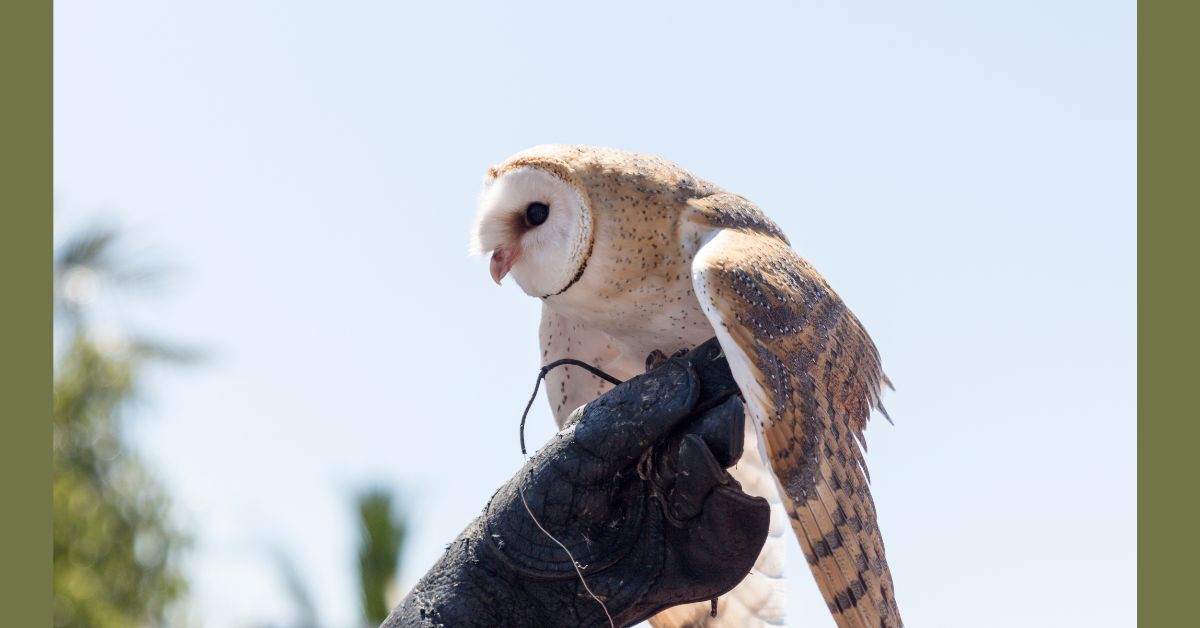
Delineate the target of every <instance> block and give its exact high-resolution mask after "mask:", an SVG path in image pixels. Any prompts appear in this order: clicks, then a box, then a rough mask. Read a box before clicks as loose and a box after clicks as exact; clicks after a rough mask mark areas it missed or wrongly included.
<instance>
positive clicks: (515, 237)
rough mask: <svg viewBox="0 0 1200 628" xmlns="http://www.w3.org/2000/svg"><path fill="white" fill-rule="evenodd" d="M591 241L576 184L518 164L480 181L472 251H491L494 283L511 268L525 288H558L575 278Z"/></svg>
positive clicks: (537, 292)
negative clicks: (481, 188)
mask: <svg viewBox="0 0 1200 628" xmlns="http://www.w3.org/2000/svg"><path fill="white" fill-rule="evenodd" d="M591 243H592V216H591V212H590V210H589V208H588V206H587V201H586V200H585V199H584V197H583V195H581V194H580V193H579V190H577V189H576V188H575V186H573V185H571V184H570V183H568V182H566V181H564V180H563V179H562V178H561V177H559V176H558V175H556V174H554V173H552V172H549V171H547V170H543V169H541V168H538V167H535V166H521V167H518V168H513V169H511V170H507V171H505V172H503V173H501V174H500V175H499V176H498V177H496V178H494V179H489V180H488V181H487V182H485V183H484V188H483V192H482V193H481V194H480V197H479V211H478V214H477V215H476V218H475V232H474V238H473V242H472V252H474V253H489V252H490V253H491V254H492V259H491V274H492V279H493V280H495V281H496V283H500V280H501V279H503V278H504V277H505V275H508V274H511V275H512V276H513V279H515V280H516V282H517V285H518V286H520V287H521V289H522V290H524V291H525V293H526V294H528V295H530V296H535V297H549V296H554V295H556V294H559V293H560V292H562V291H564V290H566V289H567V288H568V287H570V286H571V284H572V283H574V281H575V280H576V279H577V278H578V276H579V274H580V271H581V270H582V269H583V267H584V264H586V262H587V256H588V255H589V254H590V250H591Z"/></svg>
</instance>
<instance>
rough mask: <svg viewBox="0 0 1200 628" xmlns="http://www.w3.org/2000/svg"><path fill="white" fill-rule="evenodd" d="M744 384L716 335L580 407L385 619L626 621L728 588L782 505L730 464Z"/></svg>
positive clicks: (737, 443) (399, 622)
mask: <svg viewBox="0 0 1200 628" xmlns="http://www.w3.org/2000/svg"><path fill="white" fill-rule="evenodd" d="M736 391H737V388H736V385H735V384H734V382H733V378H732V376H731V375H730V374H729V368H728V365H727V364H726V363H725V360H724V358H723V357H722V356H721V352H720V347H719V346H718V345H717V343H716V341H715V339H714V340H712V341H709V342H708V343H705V344H704V345H701V346H700V347H697V348H696V349H694V350H693V351H691V352H690V353H688V354H686V355H684V356H682V357H676V358H671V359H668V360H667V361H666V362H664V363H662V364H661V365H659V366H657V367H655V368H654V369H653V370H651V371H650V372H648V373H646V374H643V375H640V376H638V377H635V378H633V379H632V380H630V381H628V382H625V383H624V384H621V385H619V386H617V387H616V388H614V389H613V390H611V391H609V392H608V393H605V394H604V395H603V396H601V397H600V398H598V399H596V400H595V401H593V402H591V403H589V404H587V405H586V406H584V407H583V408H581V409H580V410H577V411H576V413H575V414H574V415H573V416H572V418H571V419H570V420H569V421H568V423H567V425H566V426H565V427H564V428H563V430H562V431H560V432H559V433H558V435H557V436H556V437H555V438H554V440H553V441H552V442H551V443H549V444H548V445H547V446H545V447H543V448H542V449H541V450H540V451H539V452H538V453H537V454H536V455H535V456H534V457H533V458H532V459H531V460H530V461H529V463H528V464H526V465H525V467H524V468H523V469H522V470H521V471H520V472H518V473H517V475H516V476H514V477H513V478H512V479H511V480H510V481H509V482H508V483H507V484H505V485H504V486H503V487H501V488H500V490H499V491H497V492H496V494H495V496H493V498H492V501H491V503H489V504H488V506H487V508H486V509H485V511H484V513H483V515H482V516H481V517H480V518H479V519H477V520H476V521H475V522H474V523H472V525H471V526H469V527H468V528H467V529H466V530H465V531H464V532H463V534H462V535H461V536H460V537H459V538H458V540H457V541H455V543H453V544H452V545H451V546H450V548H449V549H448V551H447V552H446V554H445V555H444V556H443V557H442V559H441V561H439V563H438V564H437V565H435V566H434V568H433V569H432V570H430V572H429V573H428V574H426V576H425V577H424V578H423V579H422V580H421V581H420V582H419V583H418V584H417V586H416V587H415V588H414V589H413V591H412V592H411V593H410V594H409V596H408V597H407V598H406V599H405V600H404V602H402V603H401V605H400V606H399V607H398V608H397V609H396V610H395V611H394V612H393V613H392V615H391V616H390V617H389V618H388V620H387V621H386V622H385V623H384V625H385V626H414V625H423V626H435V625H445V626H484V625H487V626H607V625H609V617H610V616H611V618H612V622H613V624H614V625H616V626H627V625H632V624H634V623H637V622H639V621H641V620H643V619H645V618H647V617H649V616H651V615H653V614H654V613H656V612H658V611H660V610H662V609H664V608H668V607H670V606H675V605H678V604H684V603H688V602H696V601H701V600H707V599H711V598H714V597H716V596H718V595H721V594H723V593H725V592H727V591H729V590H730V589H732V588H733V587H734V586H735V585H736V584H737V583H738V582H740V581H741V580H742V578H743V577H745V575H746V574H747V573H748V572H749V571H750V568H751V567H752V566H753V565H754V561H755V559H756V558H757V556H758V552H759V551H760V550H761V549H762V545H763V542H764V541H765V540H766V536H767V527H768V519H769V513H770V509H769V506H768V505H767V502H766V500H763V499H761V498H757V497H750V496H748V495H746V494H745V493H743V492H742V491H741V487H740V486H739V485H738V483H737V482H736V481H735V480H733V478H731V477H730V476H729V474H728V473H726V472H725V468H726V467H729V466H731V465H733V464H734V463H735V462H736V461H737V459H738V458H739V457H740V456H741V453H742V436H743V425H744V420H745V419H744V415H743V411H742V404H741V401H740V400H739V399H738V397H737V396H736V395H735V394H734V393H736ZM522 491H523V493H524V500H522ZM526 506H528V509H527V508H526ZM531 513H532V515H534V516H536V519H535V517H534V516H531ZM539 524H540V528H539ZM543 529H544V531H543ZM547 533H548V534H547ZM551 535H552V536H553V538H551ZM555 539H557V542H556V540H555ZM559 543H562V546H560V545H559ZM563 546H565V548H566V550H570V554H571V555H572V556H573V557H574V560H575V563H574V564H573V563H572V561H571V559H570V558H569V557H568V554H567V551H565V550H564V547H563ZM576 566H578V571H577V569H576ZM580 572H581V573H582V575H583V578H584V579H586V584H587V586H586V587H585V586H584V583H583V581H581V579H580ZM589 588H590V590H591V593H589V592H588V590H587V589H589ZM592 593H594V594H595V596H596V597H595V598H594V597H593V596H592ZM596 598H599V600H601V601H603V606H602V605H601V604H600V602H598V601H597V600H596ZM606 611H607V614H606Z"/></svg>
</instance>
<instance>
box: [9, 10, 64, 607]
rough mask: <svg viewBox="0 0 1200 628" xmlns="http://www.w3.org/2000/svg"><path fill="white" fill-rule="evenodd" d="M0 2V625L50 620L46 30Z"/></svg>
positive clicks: (28, 13)
mask: <svg viewBox="0 0 1200 628" xmlns="http://www.w3.org/2000/svg"><path fill="white" fill-rule="evenodd" d="M52 6H53V5H52V4H51V2H50V1H49V0H4V1H3V2H0V107H2V108H3V115H2V116H0V119H3V123H2V126H0V198H2V199H3V200H2V201H0V311H2V312H3V319H0V321H2V324H0V356H2V357H0V392H2V395H3V396H2V397H0V399H2V400H3V401H2V402H0V403H2V408H3V409H2V410H0V500H3V505H2V506H0V508H2V511H0V512H3V516H0V521H3V528H0V530H2V533H0V601H2V602H3V604H2V607H3V610H0V617H2V619H0V624H4V625H6V626H49V625H50V624H51V604H52V603H53V598H52V588H53V585H52V578H51V568H52V567H51V563H52V557H51V546H52V541H51V525H52V521H51V516H52V515H51V506H50V438H51V433H50V403H51V377H52V373H51V369H52V368H53V367H52V365H51V359H52V355H51V354H52V350H51V346H52V342H53V341H52V336H51V334H52V331H51V329H52V327H51V326H52V324H53V323H52V317H53V311H52V310H53V304H52V299H53V294H52V292H51V291H52V279H51V247H52V237H53V236H52V230H51V221H52V220H53V209H52V208H53V200H52V197H53V182H52V179H53V161H52V157H51V150H52V148H51V144H52V140H53V135H52V133H53V128H52V127H53V110H52V107H53V100H52V98H53V97H52V94H53V91H52V90H53V83H52V72H53V53H52V47H51V37H52V32H53V18H52V10H53V9H52Z"/></svg>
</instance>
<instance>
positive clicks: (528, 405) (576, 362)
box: [521, 358, 624, 456]
mask: <svg viewBox="0 0 1200 628" xmlns="http://www.w3.org/2000/svg"><path fill="white" fill-rule="evenodd" d="M560 366H578V367H579V368H581V369H583V370H585V371H587V372H589V373H591V374H592V375H595V376H596V377H599V378H600V379H602V380H604V381H606V382H608V383H610V384H612V385H613V386H617V385H619V384H622V383H624V382H622V381H621V380H619V379H617V378H615V377H613V376H612V375H609V374H608V373H605V372H604V371H602V370H600V369H598V368H596V367H594V366H592V365H591V364H588V363H587V362H581V361H579V360H575V359H572V358H563V359H561V360H555V361H553V362H551V363H549V364H547V365H546V366H543V367H542V369H541V370H540V371H538V376H537V380H536V381H534V382H533V394H532V395H530V396H529V403H526V404H525V412H522V413H521V455H522V456H524V455H526V452H525V417H528V416H529V409H530V408H532V407H533V400H534V399H537V394H538V388H539V387H540V386H541V385H542V380H543V379H545V378H546V373H549V372H550V371H551V370H552V369H555V368H558V367H560Z"/></svg>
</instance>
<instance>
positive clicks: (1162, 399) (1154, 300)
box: [1097, 0, 1200, 626]
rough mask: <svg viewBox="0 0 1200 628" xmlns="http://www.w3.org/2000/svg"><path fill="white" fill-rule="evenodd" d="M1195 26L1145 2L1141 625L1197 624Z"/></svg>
mask: <svg viewBox="0 0 1200 628" xmlns="http://www.w3.org/2000/svg"><path fill="white" fill-rule="evenodd" d="M1198 27H1200V5H1198V4H1197V3H1195V2H1170V3H1168V2H1164V1H1161V0H1159V1H1143V2H1141V3H1140V4H1139V5H1138V382H1137V384H1138V623H1139V624H1141V625H1143V626H1182V625H1188V624H1190V623H1194V622H1195V615H1196V612H1195V609H1194V606H1195V603H1196V600H1197V597H1198V595H1197V585H1200V568H1198V567H1197V565H1200V562H1198V559H1200V552H1198V551H1197V548H1198V547H1200V543H1197V540H1196V539H1197V536H1200V517H1197V512H1198V511H1200V509H1198V508H1197V501H1198V499H1197V498H1198V497H1200V490H1198V489H1197V480H1198V479H1200V455H1197V454H1198V452H1200V416H1197V415H1198V412H1197V401H1196V391H1197V387H1198V386H1200V376H1198V375H1200V373H1198V372H1200V368H1197V364H1198V363H1200V362H1198V361H1200V354H1198V349H1200V346H1198V345H1200V343H1197V334H1196V327H1197V325H1200V307H1197V306H1198V304H1200V298H1198V295H1197V291H1198V290H1200V280H1198V274H1197V273H1198V270H1197V256H1196V251H1197V250H1198V249H1200V242H1198V240H1200V220H1197V214H1200V195H1197V193H1196V189H1197V185H1200V133H1197V129H1198V126H1200V125H1197V123H1196V118H1197V116H1200V86H1198V85H1197V80H1196V76H1197V67H1198V63H1197V59H1200V46H1198V45H1197V41H1198V39H1200V37H1198V35H1197V28H1198ZM1114 298H1119V297H1115V295H1114ZM1097 341H1098V342H1102V341H1103V340H1102V339H1097ZM1098 551H1099V550H1098ZM1184 618H1188V619H1186V620H1185V619H1184Z"/></svg>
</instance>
